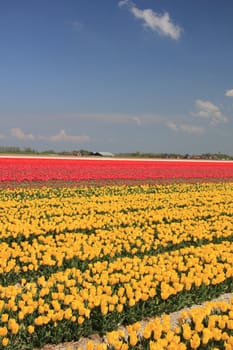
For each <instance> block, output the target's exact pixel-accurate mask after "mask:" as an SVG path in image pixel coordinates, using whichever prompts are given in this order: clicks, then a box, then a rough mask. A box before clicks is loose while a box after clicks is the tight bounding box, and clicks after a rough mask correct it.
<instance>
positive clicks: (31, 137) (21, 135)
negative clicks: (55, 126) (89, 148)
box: [0, 128, 90, 143]
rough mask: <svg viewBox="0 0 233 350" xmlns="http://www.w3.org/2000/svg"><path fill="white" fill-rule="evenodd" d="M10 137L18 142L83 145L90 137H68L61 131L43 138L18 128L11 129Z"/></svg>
mask: <svg viewBox="0 0 233 350" xmlns="http://www.w3.org/2000/svg"><path fill="white" fill-rule="evenodd" d="M11 135H12V136H13V137H15V138H17V139H19V140H46V141H52V142H60V141H65V142H75V143H85V142H89V141H90V136H87V135H80V136H78V135H77V136H76V135H68V134H67V133H66V132H65V130H61V131H60V132H59V133H58V134H56V135H51V136H44V135H36V136H35V135H33V134H25V133H24V132H23V131H22V130H21V129H20V128H13V129H11ZM0 138H1V135H0Z"/></svg>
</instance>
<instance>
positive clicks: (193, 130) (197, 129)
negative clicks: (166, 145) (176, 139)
mask: <svg viewBox="0 0 233 350" xmlns="http://www.w3.org/2000/svg"><path fill="white" fill-rule="evenodd" d="M180 130H181V131H183V132H186V133H188V134H195V135H201V134H203V133H204V128H203V127H202V126H197V125H190V124H181V125H180Z"/></svg>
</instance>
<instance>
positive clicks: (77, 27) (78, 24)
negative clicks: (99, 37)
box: [72, 21, 83, 32]
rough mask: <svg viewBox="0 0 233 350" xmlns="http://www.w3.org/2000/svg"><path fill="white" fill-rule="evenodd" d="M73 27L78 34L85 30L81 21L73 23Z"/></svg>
mask: <svg viewBox="0 0 233 350" xmlns="http://www.w3.org/2000/svg"><path fill="white" fill-rule="evenodd" d="M72 27H73V29H74V30H76V31H77V32H80V31H81V30H82V29H83V24H82V23H81V22H80V21H73V22H72Z"/></svg>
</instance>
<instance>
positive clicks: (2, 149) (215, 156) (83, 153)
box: [0, 146, 233, 160]
mask: <svg viewBox="0 0 233 350" xmlns="http://www.w3.org/2000/svg"><path fill="white" fill-rule="evenodd" d="M0 153H2V154H3V153H8V154H37V155H39V154H41V155H49V154H50V155H67V156H78V157H88V156H95V155H96V154H98V152H93V151H89V150H86V149H80V150H72V151H60V152H57V151H54V150H52V149H49V150H45V151H37V150H34V149H32V148H30V147H26V148H20V147H15V146H0ZM114 157H116V158H161V159H209V160H211V159H212V160H233V156H230V155H228V154H224V153H221V152H218V153H203V154H192V155H190V154H188V153H185V154H180V153H151V152H145V153H144V152H138V151H137V152H126V153H115V154H114Z"/></svg>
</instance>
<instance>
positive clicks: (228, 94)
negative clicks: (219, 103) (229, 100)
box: [225, 89, 233, 97]
mask: <svg viewBox="0 0 233 350" xmlns="http://www.w3.org/2000/svg"><path fill="white" fill-rule="evenodd" d="M225 96H229V97H233V89H230V90H227V91H226V92H225Z"/></svg>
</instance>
